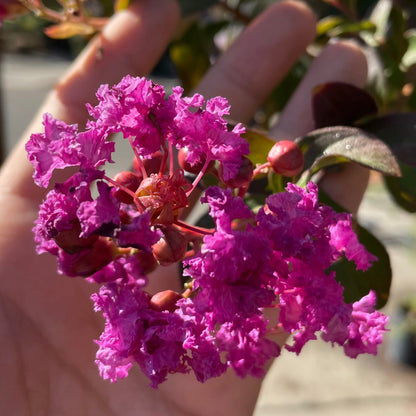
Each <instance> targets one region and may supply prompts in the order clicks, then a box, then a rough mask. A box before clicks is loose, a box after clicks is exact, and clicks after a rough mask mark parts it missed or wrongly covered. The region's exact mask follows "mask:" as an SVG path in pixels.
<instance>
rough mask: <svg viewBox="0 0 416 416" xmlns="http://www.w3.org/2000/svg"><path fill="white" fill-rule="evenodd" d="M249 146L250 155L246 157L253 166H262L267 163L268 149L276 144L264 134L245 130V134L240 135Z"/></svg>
mask: <svg viewBox="0 0 416 416" xmlns="http://www.w3.org/2000/svg"><path fill="white" fill-rule="evenodd" d="M242 137H244V138H245V139H246V140H247V141H248V144H249V146H250V154H249V155H248V156H247V157H248V158H249V159H250V160H251V162H252V163H253V165H254V166H256V165H257V164H261V165H262V164H263V163H266V162H267V154H268V153H269V151H270V149H271V148H272V147H273V145H274V144H275V143H276V141H275V140H273V139H271V138H270V137H269V136H267V135H266V134H265V133H262V132H259V131H256V130H250V129H246V132H245V133H244V134H243V135H242Z"/></svg>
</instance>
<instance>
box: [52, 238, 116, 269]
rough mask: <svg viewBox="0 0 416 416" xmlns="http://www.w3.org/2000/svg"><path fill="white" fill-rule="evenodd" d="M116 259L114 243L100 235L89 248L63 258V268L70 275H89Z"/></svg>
mask: <svg viewBox="0 0 416 416" xmlns="http://www.w3.org/2000/svg"><path fill="white" fill-rule="evenodd" d="M113 259H114V244H113V243H112V242H111V241H109V240H108V239H107V238H105V237H99V238H98V239H97V241H96V242H95V243H94V244H93V245H92V246H91V247H90V248H88V249H85V250H84V251H81V252H79V253H75V254H73V255H66V256H63V257H62V258H61V264H60V266H61V270H62V272H63V273H65V274H66V275H68V276H81V277H88V276H91V275H92V274H94V273H95V272H98V270H100V269H102V268H103V267H104V266H106V265H107V264H108V263H110V262H111V261H112V260H113Z"/></svg>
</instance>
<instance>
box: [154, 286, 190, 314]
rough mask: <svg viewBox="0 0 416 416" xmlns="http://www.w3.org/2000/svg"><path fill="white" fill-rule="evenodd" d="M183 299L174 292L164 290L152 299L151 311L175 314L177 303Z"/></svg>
mask: <svg viewBox="0 0 416 416" xmlns="http://www.w3.org/2000/svg"><path fill="white" fill-rule="evenodd" d="M179 299H182V296H181V295H180V294H179V293H177V292H174V291H173V290H164V291H162V292H158V293H156V294H155V295H153V296H152V298H151V299H150V304H149V306H150V309H153V310H155V311H160V312H162V311H169V312H173V311H174V310H175V309H176V302H177V301H178V300H179Z"/></svg>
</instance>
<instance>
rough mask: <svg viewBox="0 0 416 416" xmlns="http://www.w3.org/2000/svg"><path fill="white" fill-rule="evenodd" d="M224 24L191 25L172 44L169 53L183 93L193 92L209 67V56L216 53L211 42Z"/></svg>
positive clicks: (198, 23) (196, 23)
mask: <svg viewBox="0 0 416 416" xmlns="http://www.w3.org/2000/svg"><path fill="white" fill-rule="evenodd" d="M224 25H225V22H214V23H209V24H202V23H201V22H194V23H192V24H191V25H190V26H189V27H188V29H187V30H186V32H185V33H184V34H183V36H182V38H181V39H178V40H176V41H175V42H173V43H172V45H171V47H170V49H169V52H170V58H171V59H172V62H173V63H174V64H175V67H176V70H177V73H178V76H179V78H180V80H181V84H182V86H183V88H184V90H185V93H187V92H189V91H191V90H193V89H194V88H195V87H196V86H197V84H198V83H199V81H200V80H201V78H202V76H203V75H204V74H205V72H206V71H207V70H208V68H209V67H210V66H211V61H210V56H211V55H212V54H213V52H215V51H216V47H215V45H214V42H213V38H214V35H215V33H217V32H218V31H219V30H220V29H221V28H222V27H224Z"/></svg>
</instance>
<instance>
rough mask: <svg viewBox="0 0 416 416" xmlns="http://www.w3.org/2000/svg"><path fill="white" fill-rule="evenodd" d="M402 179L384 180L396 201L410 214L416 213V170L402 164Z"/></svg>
mask: <svg viewBox="0 0 416 416" xmlns="http://www.w3.org/2000/svg"><path fill="white" fill-rule="evenodd" d="M400 167H401V169H402V173H403V176H402V177H401V178H393V177H386V178H384V181H385V184H386V187H387V189H388V191H389V192H390V194H391V196H392V197H393V199H394V201H395V202H396V203H397V204H398V205H399V206H400V207H402V208H403V209H404V210H406V211H408V212H416V169H415V168H412V167H410V166H408V165H405V164H401V166H400Z"/></svg>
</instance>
